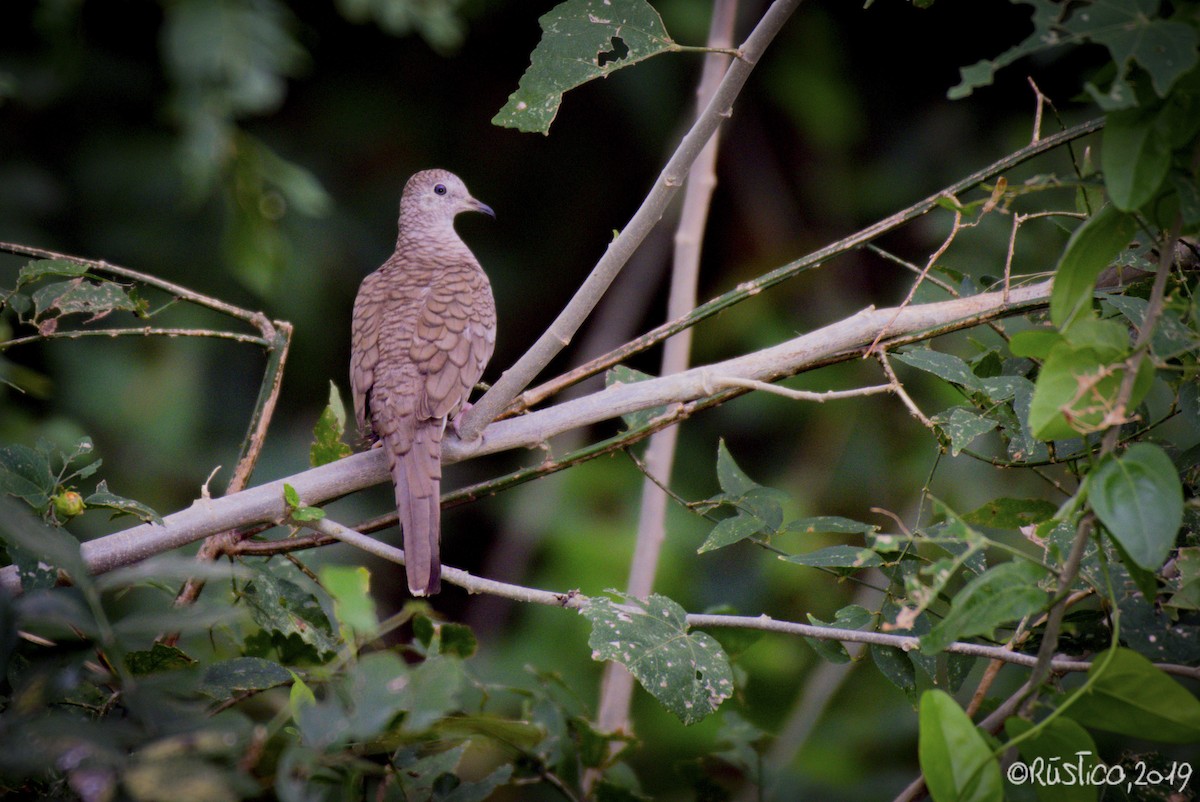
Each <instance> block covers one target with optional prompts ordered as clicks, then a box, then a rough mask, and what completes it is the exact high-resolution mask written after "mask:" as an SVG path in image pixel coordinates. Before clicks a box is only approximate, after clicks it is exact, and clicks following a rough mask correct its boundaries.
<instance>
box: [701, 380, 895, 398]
mask: <svg viewBox="0 0 1200 802" xmlns="http://www.w3.org/2000/svg"><path fill="white" fill-rule="evenodd" d="M712 381H713V385H714V386H716V387H744V388H746V389H747V390H762V391H763V392H764V393H772V394H774V395H781V396H783V397H784V398H790V399H792V400H793V401H816V402H817V403H818V404H823V403H825V402H826V401H838V400H840V399H843V398H861V397H862V396H865V395H879V394H881V393H894V392H896V388H897V386H898V385H897V384H876V385H873V386H871V387H858V388H856V389H854V390H826V391H824V392H820V393H817V392H813V391H811V390H793V389H791V388H790V387H780V386H779V385H777V384H768V383H767V382H760V381H755V380H754V379H739V378H737V377H735V376H718V377H716V378H715V379H713V380H712Z"/></svg>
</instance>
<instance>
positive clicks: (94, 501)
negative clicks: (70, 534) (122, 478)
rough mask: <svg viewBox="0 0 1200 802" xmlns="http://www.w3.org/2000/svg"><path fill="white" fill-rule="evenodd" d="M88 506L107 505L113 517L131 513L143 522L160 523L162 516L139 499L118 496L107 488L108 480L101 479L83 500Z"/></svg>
mask: <svg viewBox="0 0 1200 802" xmlns="http://www.w3.org/2000/svg"><path fill="white" fill-rule="evenodd" d="M83 502H84V504H86V505H87V506H89V507H107V508H108V509H110V510H112V511H113V515H112V517H113V518H116V517H117V516H118V515H132V516H134V517H135V518H138V519H140V520H142V521H144V522H145V523H155V524H159V525H160V526H161V525H162V522H163V519H162V516H161V515H159V514H158V513H157V512H155V511H154V510H153V509H151V508H150V507H148V506H146V505H145V504H143V503H142V502H140V501H134V500H133V499H131V498H125V497H124V496H118V495H117V494H116V493H113V492H112V491H110V490H109V489H108V482H106V481H103V480H101V482H100V483H99V484H98V485H96V492H95V493H92V494H91V495H90V496H88V497H87V498H85V499H84V500H83Z"/></svg>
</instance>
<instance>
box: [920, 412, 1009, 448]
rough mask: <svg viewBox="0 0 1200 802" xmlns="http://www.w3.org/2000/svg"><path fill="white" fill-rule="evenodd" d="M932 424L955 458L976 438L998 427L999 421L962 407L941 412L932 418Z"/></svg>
mask: <svg viewBox="0 0 1200 802" xmlns="http://www.w3.org/2000/svg"><path fill="white" fill-rule="evenodd" d="M933 423H934V425H935V426H937V428H938V431H939V432H941V433H942V435H943V436H944V437H945V438H946V439H948V440H949V441H950V454H951V455H952V456H955V457H957V456H958V455H959V453H960V452H961V451H962V450H963V449H964V448H966V447H967V446H969V445H971V443H973V442H975V440H976V438H979V437H981V436H983V435H985V434H987V433H988V432H990V431H991V430H992V429H995V428H996V427H997V426H999V425H1000V421H998V420H996V419H995V418H988V417H985V416H983V415H977V414H975V412H974V411H973V410H972V409H971V408H970V407H964V406H956V407H951V408H950V409H945V410H942V411H941V412H939V413H938V414H936V415H934V416H933Z"/></svg>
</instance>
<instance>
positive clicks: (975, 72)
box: [946, 0, 1064, 100]
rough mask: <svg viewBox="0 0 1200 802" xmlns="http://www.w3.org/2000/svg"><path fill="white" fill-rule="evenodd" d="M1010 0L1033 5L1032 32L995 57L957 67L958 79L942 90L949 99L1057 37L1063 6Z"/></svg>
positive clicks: (1045, 0)
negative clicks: (958, 70)
mask: <svg viewBox="0 0 1200 802" xmlns="http://www.w3.org/2000/svg"><path fill="white" fill-rule="evenodd" d="M1012 2H1013V3H1014V4H1023V5H1030V6H1033V25H1034V30H1033V33H1031V34H1030V35H1029V36H1028V38H1026V39H1025V40H1024V41H1022V42H1021V43H1020V44H1017V45H1014V46H1013V47H1010V48H1009V49H1008V50H1006V51H1004V52H1003V53H1001V54H1000V55H999V56H997V57H996V58H995V59H991V60H986V59H985V60H983V61H979V62H976V63H975V64H972V65H971V66H970V67H963V68H962V69H961V70H960V73H961V78H962V80H960V81H959V83H958V84H957V85H956V86H954V87H951V89H950V91H949V92H947V93H946V96H947V97H948V98H950V99H951V100H960V99H962V98H964V97H967V96H969V95H970V94H971V93H972V92H973V91H974V90H976V89H978V88H979V87H982V86H989V85H991V83H992V79H993V77H994V75H995V73H996V71H997V70H999V69H1001V68H1003V67H1006V66H1008V65H1009V64H1012V63H1013V62H1014V61H1016V60H1017V59H1019V58H1022V57H1023V56H1027V55H1029V54H1031V53H1036V52H1038V51H1040V50H1045V49H1047V48H1048V47H1050V46H1052V43H1053V42H1055V41H1056V40H1057V37H1056V36H1055V33H1054V26H1055V25H1056V24H1057V23H1058V20H1059V16H1060V15H1061V14H1062V13H1063V10H1064V9H1062V8H1061V7H1060V4H1059V3H1055V2H1054V1H1053V0H1012Z"/></svg>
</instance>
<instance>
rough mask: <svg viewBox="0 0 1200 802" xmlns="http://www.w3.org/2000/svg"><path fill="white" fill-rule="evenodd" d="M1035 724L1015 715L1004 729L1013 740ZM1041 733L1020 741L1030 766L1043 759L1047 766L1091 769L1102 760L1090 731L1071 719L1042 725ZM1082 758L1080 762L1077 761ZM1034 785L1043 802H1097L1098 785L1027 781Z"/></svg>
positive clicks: (1023, 754) (1061, 719)
mask: <svg viewBox="0 0 1200 802" xmlns="http://www.w3.org/2000/svg"><path fill="white" fill-rule="evenodd" d="M1033 727H1034V724H1033V723H1032V722H1030V721H1026V720H1025V719H1023V718H1016V717H1015V716H1014V717H1012V718H1009V719H1008V720H1007V721H1005V722H1004V731H1005V734H1007V735H1008V737H1009V738H1010V739H1014V738H1016V737H1017V736H1019V735H1024V734H1025V733H1026V732H1028V731H1029V730H1031V729H1033ZM1040 727H1041V729H1040V731H1039V732H1038V734H1037V735H1034V736H1033V737H1031V738H1028V739H1026V740H1024V741H1021V742H1020V743H1019V744H1017V750H1018V751H1019V752H1020V753H1021V761H1022V762H1023V763H1025V764H1026V765H1030V764H1033V763H1034V762H1035V761H1041V762H1042V764H1043V765H1055V764H1059V765H1062V764H1063V763H1070V764H1072V765H1079V763H1080V762H1081V763H1082V764H1083V766H1084V769H1085V771H1090V770H1091V769H1092V768H1093V767H1094V766H1096V765H1098V764H1099V762H1100V758H1099V755H1098V754H1097V750H1096V744H1095V742H1094V741H1093V740H1092V736H1090V735H1088V732H1087V730H1085V729H1084V728H1083V727H1080V726H1079V725H1078V724H1076V723H1075V722H1074V721H1072V720H1071V719H1069V718H1066V717H1063V716H1059V717H1058V718H1056V719H1052V720H1050V721H1047V722H1045V723H1044V724H1042V725H1040ZM1077 761H1078V762H1077ZM1024 784H1027V785H1030V786H1032V787H1033V792H1034V793H1035V794H1037V798H1038V799H1039V800H1041V802H1094V801H1095V800H1096V798H1097V792H1096V786H1094V785H1086V784H1083V783H1066V782H1062V783H1057V784H1054V785H1047V784H1045V783H1039V782H1036V781H1030V782H1028V783H1024Z"/></svg>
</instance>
